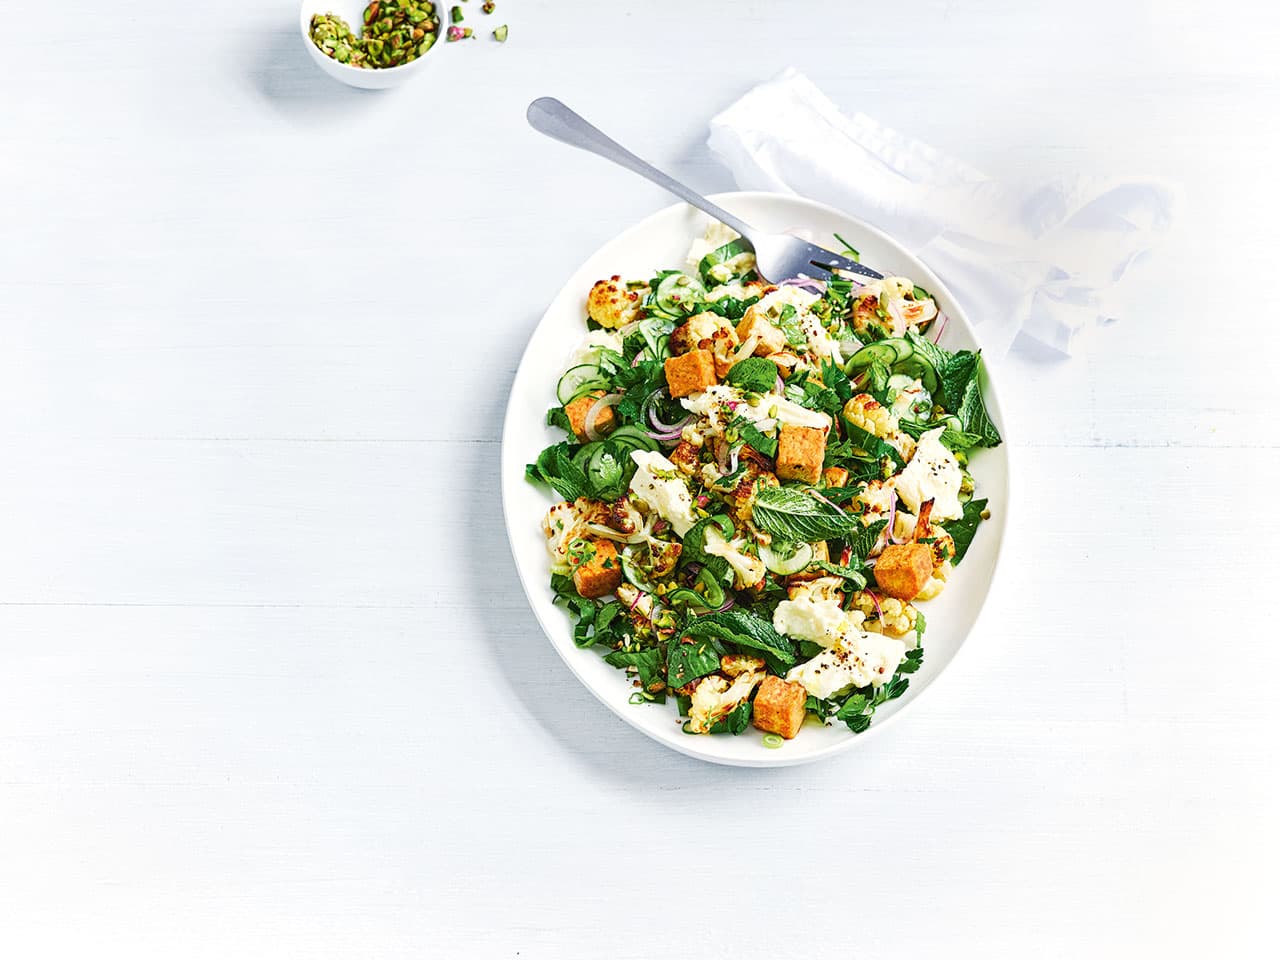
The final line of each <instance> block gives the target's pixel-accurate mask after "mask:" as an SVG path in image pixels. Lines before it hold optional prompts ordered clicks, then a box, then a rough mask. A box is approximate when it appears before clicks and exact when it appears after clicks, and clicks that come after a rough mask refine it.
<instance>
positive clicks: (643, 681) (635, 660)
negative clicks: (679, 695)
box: [604, 647, 667, 693]
mask: <svg viewBox="0 0 1280 960" xmlns="http://www.w3.org/2000/svg"><path fill="white" fill-rule="evenodd" d="M604 662H605V663H607V664H609V666H611V667H617V668H618V669H626V668H627V667H635V668H636V675H637V677H638V678H639V680H640V686H641V687H642V688H643V689H644V691H645V692H646V693H658V692H659V691H661V690H662V689H663V688H664V687H665V686H666V683H667V677H666V673H665V667H666V664H665V663H663V659H662V651H661V650H658V649H657V648H656V647H655V648H653V649H650V650H638V651H635V652H624V651H622V650H614V651H613V652H612V653H608V654H606V655H605V658H604Z"/></svg>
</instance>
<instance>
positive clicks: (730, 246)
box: [698, 237, 755, 287]
mask: <svg viewBox="0 0 1280 960" xmlns="http://www.w3.org/2000/svg"><path fill="white" fill-rule="evenodd" d="M734 261H737V262H736V263H735V262H734ZM754 265H755V252H754V251H753V250H752V249H751V245H750V244H749V243H747V241H745V240H743V239H742V238H741V237H739V238H737V239H736V240H730V241H729V242H728V243H726V244H725V245H724V246H722V247H716V249H714V250H712V251H711V252H710V253H708V254H707V255H706V256H705V257H703V258H702V259H701V260H700V261H698V273H699V274H700V275H701V277H702V280H703V282H704V283H705V284H706V285H707V286H708V287H713V286H716V285H718V284H721V283H727V282H728V281H730V280H732V279H733V278H734V277H735V276H737V275H738V272H739V268H742V272H745V271H746V270H750V269H751V268H752V267H753V266H754Z"/></svg>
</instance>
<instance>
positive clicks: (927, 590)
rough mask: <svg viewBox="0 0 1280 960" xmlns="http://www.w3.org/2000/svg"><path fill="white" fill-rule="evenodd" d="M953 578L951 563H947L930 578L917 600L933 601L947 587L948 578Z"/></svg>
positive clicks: (939, 567) (938, 568)
mask: <svg viewBox="0 0 1280 960" xmlns="http://www.w3.org/2000/svg"><path fill="white" fill-rule="evenodd" d="M949 576H951V563H950V561H947V562H945V563H943V564H941V565H940V566H938V567H937V568H935V569H934V571H933V576H932V577H930V578H929V582H928V583H926V584H925V585H924V588H923V589H922V590H921V591H920V592H919V593H918V594H917V595H916V600H932V599H933V598H934V597H936V596H937V595H938V594H940V593H941V592H942V591H943V590H944V589H946V586H947V577H949Z"/></svg>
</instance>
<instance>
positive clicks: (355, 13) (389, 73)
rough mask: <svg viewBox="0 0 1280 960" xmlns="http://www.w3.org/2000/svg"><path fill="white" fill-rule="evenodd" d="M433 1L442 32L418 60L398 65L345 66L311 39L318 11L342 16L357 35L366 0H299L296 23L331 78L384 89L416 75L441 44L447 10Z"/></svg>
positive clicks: (441, 4) (304, 42)
mask: <svg viewBox="0 0 1280 960" xmlns="http://www.w3.org/2000/svg"><path fill="white" fill-rule="evenodd" d="M433 2H434V3H435V7H436V18H437V19H438V20H439V21H440V27H439V30H440V33H441V36H439V37H437V38H436V42H435V43H434V44H433V45H432V47H431V49H430V50H428V51H427V52H426V53H424V54H423V55H422V56H420V57H418V59H417V60H412V61H410V62H409V63H406V64H402V65H401V66H398V67H386V68H383V69H370V70H366V69H364V68H362V67H352V66H348V65H347V64H345V63H339V62H338V61H337V60H334V59H333V58H332V57H330V56H328V55H327V54H325V52H324V51H323V50H321V49H320V48H319V47H317V46H316V44H315V41H314V40H312V39H311V18H312V17H313V16H315V15H316V14H317V13H332V14H334V15H335V16H339V17H341V18H342V19H343V20H345V21H347V24H348V25H349V26H350V27H351V29H352V32H354V33H355V34H356V36H359V35H360V31H361V30H363V29H364V8H365V7H367V6H368V5H369V2H368V0H302V11H301V12H300V13H299V15H298V26H299V28H300V29H301V31H302V42H303V44H304V45H305V46H306V48H307V52H308V53H310V54H311V59H312V60H314V61H315V62H316V64H317V65H318V66H319V67H320V69H321V70H323V71H324V72H325V73H327V74H328V75H329V76H331V77H333V79H335V80H340V81H342V82H343V83H345V84H346V85H347V86H349V87H359V88H360V89H362V90H385V89H387V88H388V87H398V86H400V84H402V83H404V82H405V81H406V80H409V79H411V78H412V77H414V76H416V75H417V74H418V73H419V72H421V70H422V69H423V67H424V66H425V65H426V62H427V61H428V60H429V59H431V55H432V54H434V53H435V52H436V50H438V49H439V48H440V47H441V46H442V45H443V44H444V42H445V39H444V36H443V34H444V31H445V30H447V29H448V24H447V23H446V22H445V17H446V16H447V15H448V14H447V12H446V11H445V5H444V2H443V0H433Z"/></svg>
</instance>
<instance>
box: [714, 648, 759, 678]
mask: <svg viewBox="0 0 1280 960" xmlns="http://www.w3.org/2000/svg"><path fill="white" fill-rule="evenodd" d="M763 669H764V661H763V660H761V659H760V658H759V657H748V656H747V655H746V654H743V653H726V654H725V655H724V656H723V657H721V658H720V672H721V673H723V674H724V675H725V676H726V677H736V676H738V674H740V673H751V672H752V671H755V670H763Z"/></svg>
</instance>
